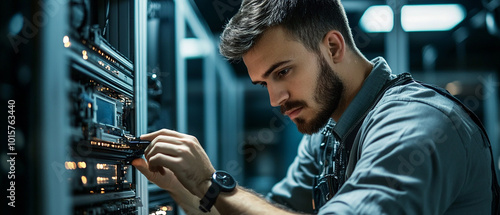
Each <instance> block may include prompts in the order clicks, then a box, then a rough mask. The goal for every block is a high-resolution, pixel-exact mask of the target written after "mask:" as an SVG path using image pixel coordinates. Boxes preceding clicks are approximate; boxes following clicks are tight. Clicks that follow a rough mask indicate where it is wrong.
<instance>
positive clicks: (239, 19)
mask: <svg viewBox="0 0 500 215" xmlns="http://www.w3.org/2000/svg"><path fill="white" fill-rule="evenodd" d="M274 26H282V27H284V29H285V30H286V31H287V33H290V34H291V35H292V36H293V37H294V38H295V39H297V40H298V41H299V42H301V43H303V44H304V46H305V47H306V48H307V49H309V50H310V51H314V52H317V53H319V43H320V42H321V40H322V39H323V37H324V36H325V35H326V33H327V32H328V31H330V30H337V31H339V32H340V33H341V34H342V36H343V37H344V40H345V43H346V44H347V46H348V47H350V48H351V49H352V50H354V51H355V52H357V53H359V51H358V49H357V48H356V46H355V44H354V40H353V37H352V33H351V29H350V28H349V22H348V20H347V16H346V14H345V11H344V7H343V6H342V4H341V3H340V0H243V2H242V3H241V7H240V9H239V11H238V13H236V15H234V16H233V18H231V20H229V22H228V23H227V25H226V26H225V28H224V31H223V33H222V35H221V37H220V38H221V41H220V46H219V48H220V53H221V54H222V55H223V56H225V57H226V58H228V59H230V60H239V59H241V58H242V56H243V55H244V54H245V53H247V52H248V51H249V50H250V49H251V48H252V47H253V45H254V44H255V43H256V42H257V40H258V39H259V38H260V36H261V35H262V33H263V32H264V31H266V30H267V29H268V28H270V27H274Z"/></svg>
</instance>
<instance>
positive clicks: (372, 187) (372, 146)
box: [133, 0, 496, 214]
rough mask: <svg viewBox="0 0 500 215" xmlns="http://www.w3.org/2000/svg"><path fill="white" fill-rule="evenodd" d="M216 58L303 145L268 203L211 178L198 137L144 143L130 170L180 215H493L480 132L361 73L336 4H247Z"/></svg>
mask: <svg viewBox="0 0 500 215" xmlns="http://www.w3.org/2000/svg"><path fill="white" fill-rule="evenodd" d="M220 49H221V53H222V54H223V55H224V56H226V57H227V58H228V59H232V60H238V59H243V61H244V63H245V65H246V66H247V69H248V73H249V76H250V79H251V80H252V82H253V83H254V84H261V85H263V86H265V87H266V88H267V90H268V92H269V98H270V102H271V105H272V106H280V108H281V112H282V113H283V114H285V115H287V116H289V117H290V119H291V120H292V121H293V122H294V123H295V124H296V125H297V128H298V129H299V131H301V132H302V133H305V135H304V138H303V140H302V141H301V143H300V146H299V151H298V155H297V157H296V159H295V161H294V162H293V164H292V165H291V166H290V168H289V170H288V173H287V176H286V177H285V178H284V179H283V180H282V181H281V182H279V183H278V184H277V185H275V186H274V188H273V189H272V192H271V193H270V194H269V195H268V197H267V199H265V198H262V197H259V196H257V195H255V194H253V193H252V192H250V191H247V190H245V189H243V188H241V187H236V188H234V183H233V181H232V178H231V176H230V175H227V174H225V173H221V172H217V173H215V174H214V172H216V171H215V169H214V168H213V166H212V165H211V164H210V161H209V159H208V157H207V155H206V154H205V152H204V150H203V149H202V147H201V146H200V144H199V142H198V140H197V139H196V138H195V137H192V136H189V135H186V134H181V133H178V132H175V131H171V130H160V131H157V132H154V133H150V134H146V135H143V136H141V139H146V140H151V141H152V143H151V144H150V145H149V146H148V148H147V149H146V151H145V158H146V160H147V162H146V161H144V160H143V159H138V160H135V161H134V163H133V164H134V166H136V167H137V168H138V169H139V170H140V171H141V172H142V173H143V174H144V175H146V177H147V178H148V179H149V180H151V181H152V182H154V183H156V184H157V185H158V186H160V187H162V188H164V189H166V190H168V191H170V193H171V194H172V197H173V198H174V199H175V200H176V202H177V203H178V204H179V205H180V206H181V207H182V208H184V210H185V211H186V212H187V213H188V214H192V213H193V214H197V213H202V211H204V212H208V211H210V212H212V213H217V212H220V213H221V214H288V213H296V212H305V213H314V212H318V213H319V214H491V213H492V207H493V205H494V204H493V201H494V198H493V192H492V188H493V187H494V186H493V185H496V182H495V183H493V181H494V180H495V179H493V178H494V176H493V174H492V158H491V155H490V153H491V152H490V149H489V142H488V140H487V136H486V134H485V133H484V131H483V130H482V127H481V126H480V125H478V123H477V122H475V118H474V117H470V116H469V113H468V112H467V111H466V110H465V109H464V108H463V107H462V106H461V104H460V103H458V102H456V101H454V99H453V98H452V97H451V96H449V95H448V94H446V93H444V92H441V91H440V90H439V89H434V88H432V87H429V86H427V85H423V84H420V83H417V82H415V81H413V80H412V79H411V77H410V76H409V75H407V74H406V75H400V76H397V77H396V76H395V75H393V74H391V70H390V68H389V66H388V65H387V63H386V62H385V60H384V59H383V58H376V59H374V60H372V61H368V60H367V59H366V58H365V57H364V56H363V55H362V54H361V53H360V51H359V50H358V49H357V48H356V46H355V44H354V42H353V38H352V35H351V32H350V29H349V27H348V21H347V18H346V15H345V12H344V9H343V7H342V5H341V4H340V1H339V0H288V1H286V0H265V1H262V0H244V1H243V2H242V5H241V8H240V10H239V12H238V13H237V14H236V15H235V16H234V17H233V18H232V19H231V20H230V21H229V23H228V24H227V26H226V27H225V30H224V33H223V34H222V36H221V45H220ZM476 121H477V120H476ZM211 177H213V179H211ZM200 199H201V200H200ZM213 204H214V206H215V207H212V205H213Z"/></svg>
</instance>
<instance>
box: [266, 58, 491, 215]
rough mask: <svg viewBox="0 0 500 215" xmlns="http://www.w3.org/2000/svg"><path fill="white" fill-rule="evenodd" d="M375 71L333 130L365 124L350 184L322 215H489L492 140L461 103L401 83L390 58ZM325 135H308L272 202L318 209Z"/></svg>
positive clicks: (350, 170)
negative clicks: (315, 197)
mask: <svg viewBox="0 0 500 215" xmlns="http://www.w3.org/2000/svg"><path fill="white" fill-rule="evenodd" d="M372 63H373V64H374V68H373V70H372V72H371V73H370V75H369V76H368V77H367V79H366V80H365V82H364V84H363V86H362V88H361V90H360V91H359V93H358V94H357V95H356V97H355V98H354V99H353V101H352V102H351V104H350V105H349V107H348V108H347V109H346V111H345V112H344V114H342V116H341V118H340V119H339V121H338V122H337V123H336V125H335V127H334V132H335V134H336V136H337V137H339V138H340V141H342V138H345V136H346V134H347V133H348V131H349V129H351V128H352V126H353V124H355V122H356V121H357V120H360V119H363V117H364V116H365V114H366V117H364V120H363V122H362V126H361V128H360V129H359V131H358V133H357V135H356V138H355V140H354V143H353V147H352V150H351V153H350V158H349V164H348V166H347V175H346V177H347V181H346V182H345V184H344V185H343V186H342V187H341V188H340V190H339V191H338V192H337V194H336V195H335V196H334V197H333V199H331V200H330V201H328V202H327V203H326V204H325V205H324V206H323V207H322V208H320V210H319V214H491V203H492V192H491V185H492V175H491V156H490V152H489V148H488V142H487V140H486V137H485V136H484V135H483V133H482V132H481V130H480V129H479V127H478V126H477V125H476V124H475V123H474V122H473V121H472V120H471V119H470V117H469V116H468V115H467V113H466V112H465V111H464V110H463V109H462V108H461V107H460V106H458V105H457V104H456V103H454V102H453V101H451V100H449V99H448V98H446V97H444V96H442V95H441V94H439V93H437V92H435V91H434V90H431V89H429V88H427V87H424V86H422V85H420V84H418V83H414V82H412V83H408V84H404V85H400V86H395V87H392V88H390V89H388V90H387V91H385V93H384V94H383V96H382V97H381V99H380V100H379V101H378V103H376V105H375V106H374V107H372V105H373V104H374V103H375V101H376V98H377V96H378V95H379V93H380V92H381V91H382V88H383V86H384V84H386V83H387V82H389V81H390V80H392V79H394V78H395V75H393V74H392V73H391V70H390V68H389V66H388V65H387V63H386V62H385V60H384V59H383V58H381V57H379V58H376V59H374V60H372ZM322 138H323V137H322V135H321V134H320V133H318V134H313V135H304V137H303V139H302V141H301V143H300V145H299V149H298V155H297V157H296V158H295V160H294V162H293V163H292V165H291V166H290V167H289V169H288V172H287V175H286V177H285V178H284V179H283V180H282V181H280V182H279V183H278V184H276V185H275V186H274V187H273V189H272V191H271V193H270V194H269V195H268V197H269V199H271V200H272V201H274V202H277V203H280V204H283V205H286V206H288V207H290V208H292V209H294V210H297V211H302V212H307V213H311V212H312V210H313V209H312V194H311V192H312V190H311V189H312V183H313V178H314V177H315V176H316V175H318V174H319V173H320V171H321V170H322V166H321V165H320V161H321V159H322V157H321V153H319V152H320V143H321V140H322Z"/></svg>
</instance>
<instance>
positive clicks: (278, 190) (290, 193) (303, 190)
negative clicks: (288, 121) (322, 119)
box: [267, 134, 322, 213]
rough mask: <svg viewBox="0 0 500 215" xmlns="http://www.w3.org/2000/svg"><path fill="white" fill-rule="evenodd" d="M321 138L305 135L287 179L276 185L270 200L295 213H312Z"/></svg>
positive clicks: (317, 135)
mask: <svg viewBox="0 0 500 215" xmlns="http://www.w3.org/2000/svg"><path fill="white" fill-rule="evenodd" d="M321 138H322V137H321V135H319V134H314V135H304V137H303V138H302V140H301V142H300V144H299V148H298V153H297V156H296V157H295V160H294V161H293V163H292V164H291V165H290V167H289V168H288V171H287V174H286V176H285V178H283V179H282V180H281V181H280V182H278V183H277V184H276V185H274V187H273V188H272V190H271V192H270V193H269V194H268V196H267V198H268V200H270V201H272V202H275V203H278V204H281V205H284V206H285V207H288V208H290V209H292V210H295V211H300V212H305V213H312V211H313V210H312V183H313V178H314V177H315V175H317V174H319V167H318V165H319V164H318V162H317V161H316V159H317V153H318V152H317V151H318V150H319V143H321ZM314 143H317V144H314ZM314 145H316V147H314ZM316 148H317V149H318V150H316Z"/></svg>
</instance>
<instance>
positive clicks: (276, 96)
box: [267, 85, 289, 107]
mask: <svg viewBox="0 0 500 215" xmlns="http://www.w3.org/2000/svg"><path fill="white" fill-rule="evenodd" d="M267 91H268V92H269V100H270V102H271V106H273V107H277V106H280V105H282V104H283V103H284V102H285V101H286V100H287V99H288V98H289V94H288V91H287V90H286V89H285V88H284V87H282V86H279V85H268V86H267Z"/></svg>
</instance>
